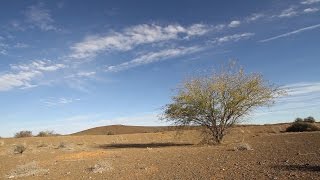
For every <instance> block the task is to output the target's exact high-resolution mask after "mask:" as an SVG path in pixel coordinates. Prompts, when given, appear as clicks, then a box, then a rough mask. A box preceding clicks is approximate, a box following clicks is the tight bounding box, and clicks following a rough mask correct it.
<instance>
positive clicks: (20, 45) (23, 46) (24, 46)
mask: <svg viewBox="0 0 320 180" xmlns="http://www.w3.org/2000/svg"><path fill="white" fill-rule="evenodd" d="M13 47H14V48H27V47H29V45H28V44H25V43H21V42H18V43H16V44H15V45H13Z"/></svg>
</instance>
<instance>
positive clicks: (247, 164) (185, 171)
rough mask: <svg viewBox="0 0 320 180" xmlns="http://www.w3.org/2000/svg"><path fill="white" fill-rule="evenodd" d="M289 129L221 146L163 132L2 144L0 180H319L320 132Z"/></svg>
mask: <svg viewBox="0 0 320 180" xmlns="http://www.w3.org/2000/svg"><path fill="white" fill-rule="evenodd" d="M287 126H288V124H277V125H260V126H258V125H247V126H236V127H234V128H232V129H230V132H229V134H228V135H227V136H226V137H225V139H224V141H223V143H222V144H221V145H204V144H201V143H200V142H201V140H202V138H201V133H200V132H199V131H198V130H183V131H179V132H178V133H177V132H176V131H173V130H172V129H169V130H168V128H164V127H162V128H160V127H145V128H143V127H130V126H109V127H104V128H96V129H91V130H88V131H83V132H80V133H76V134H73V135H68V136H54V137H31V138H2V139H0V179H77V180H78V179H320V132H302V133H284V132H282V131H284V130H285V128H286V127H287ZM126 133H128V134H126ZM90 134H91V135H90ZM92 134H94V135H92ZM98 134H105V135H98ZM107 134H109V135H107ZM17 145H23V146H25V147H26V150H25V151H24V152H23V153H22V154H20V153H16V152H15V148H16V146H17Z"/></svg>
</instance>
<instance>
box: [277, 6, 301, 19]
mask: <svg viewBox="0 0 320 180" xmlns="http://www.w3.org/2000/svg"><path fill="white" fill-rule="evenodd" d="M296 15H298V11H296V8H294V7H290V8H288V9H285V10H283V11H282V12H281V13H280V14H279V15H278V17H280V18H283V17H292V16H296Z"/></svg>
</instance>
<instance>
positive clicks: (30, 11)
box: [25, 3, 58, 31]
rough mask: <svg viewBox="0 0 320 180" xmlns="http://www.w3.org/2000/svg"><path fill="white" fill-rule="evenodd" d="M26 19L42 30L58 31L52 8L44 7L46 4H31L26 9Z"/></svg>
mask: <svg viewBox="0 0 320 180" xmlns="http://www.w3.org/2000/svg"><path fill="white" fill-rule="evenodd" d="M25 16H26V21H27V22H28V23H30V24H31V25H32V26H34V27H37V28H39V29H40V30H42V31H57V30H58V28H57V27H55V26H54V24H53V23H54V20H53V18H52V17H51V13H50V10H48V9H45V8H44V4H42V3H39V4H37V5H33V6H29V7H28V8H27V10H26V11H25Z"/></svg>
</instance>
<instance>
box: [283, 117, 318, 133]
mask: <svg viewBox="0 0 320 180" xmlns="http://www.w3.org/2000/svg"><path fill="white" fill-rule="evenodd" d="M315 122H316V120H315V119H314V117H312V116H309V117H306V118H304V119H302V118H300V117H298V118H296V119H295V120H294V122H293V123H292V124H291V125H290V126H289V127H288V128H287V129H286V132H304V131H320V128H319V127H318V126H317V125H315V124H314V123H315Z"/></svg>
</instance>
